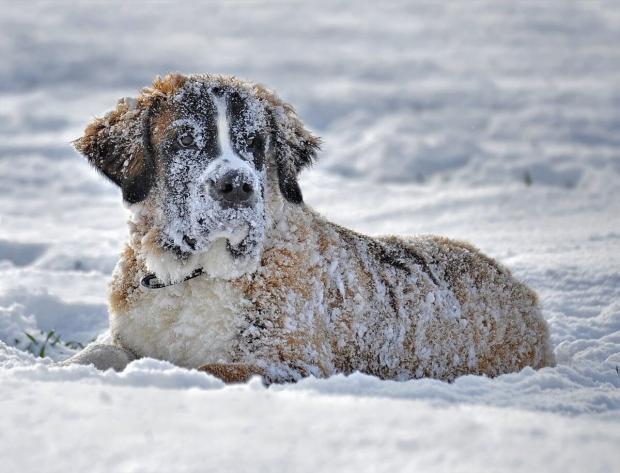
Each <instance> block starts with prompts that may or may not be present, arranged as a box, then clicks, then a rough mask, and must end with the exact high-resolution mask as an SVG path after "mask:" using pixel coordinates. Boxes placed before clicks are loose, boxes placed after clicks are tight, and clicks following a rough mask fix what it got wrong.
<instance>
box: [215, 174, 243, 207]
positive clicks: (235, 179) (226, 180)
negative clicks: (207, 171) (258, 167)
mask: <svg viewBox="0 0 620 473" xmlns="http://www.w3.org/2000/svg"><path fill="white" fill-rule="evenodd" d="M210 189H211V196H212V197H213V198H214V199H216V200H219V201H220V202H222V203H224V204H227V205H231V206H243V205H248V204H249V203H250V201H251V200H252V196H253V195H254V188H253V187H252V180H251V179H250V178H249V177H248V176H245V175H244V174H242V173H240V172H239V171H228V172H227V173H225V174H224V175H223V176H222V177H220V178H219V179H218V180H217V181H215V182H212V183H211V186H210Z"/></svg>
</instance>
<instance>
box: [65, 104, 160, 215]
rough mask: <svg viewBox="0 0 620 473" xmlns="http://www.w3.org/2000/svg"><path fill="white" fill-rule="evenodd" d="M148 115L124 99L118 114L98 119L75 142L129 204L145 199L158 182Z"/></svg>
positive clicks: (114, 111) (142, 107)
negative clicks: (119, 189) (118, 189)
mask: <svg viewBox="0 0 620 473" xmlns="http://www.w3.org/2000/svg"><path fill="white" fill-rule="evenodd" d="M148 115H149V114H148V110H147V109H146V108H145V107H144V106H143V105H140V104H139V103H137V102H136V101H135V100H133V99H121V100H119V102H118V104H117V106H116V109H115V110H113V111H111V112H109V113H108V114H106V115H105V116H104V117H103V118H96V119H95V120H94V121H93V122H92V123H90V124H89V125H88V126H87V127H86V129H85V130H84V135H83V136H82V137H81V138H78V139H77V140H75V141H74V142H73V144H74V146H75V148H76V149H77V150H78V151H79V152H80V153H82V154H83V155H84V156H86V158H87V159H88V161H89V162H90V163H91V164H92V165H93V166H94V167H95V168H96V169H97V170H98V171H100V172H101V173H102V174H103V175H105V176H106V177H107V178H108V179H110V180H111V181H112V182H113V183H114V184H116V185H117V186H119V187H120V188H121V190H122V192H123V199H124V200H125V201H127V202H128V203H130V204H135V203H136V202H140V201H142V200H144V199H145V198H146V196H147V195H148V193H149V191H150V189H151V187H152V186H153V181H154V178H155V163H154V158H153V153H152V150H151V149H150V144H149V143H150V140H149V134H148V127H149V126H150V124H149V116H148Z"/></svg>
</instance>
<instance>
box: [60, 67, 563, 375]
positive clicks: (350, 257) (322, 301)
mask: <svg viewBox="0 0 620 473" xmlns="http://www.w3.org/2000/svg"><path fill="white" fill-rule="evenodd" d="M75 146H76V149H77V150H78V151H79V152H80V153H82V154H83V155H84V156H85V157H86V158H87V159H88V161H89V162H90V163H91V164H92V165H93V166H94V167H95V168H96V169H97V170H98V171H99V172H101V173H102V174H103V175H104V176H106V177H107V178H108V179H109V180H111V181H112V182H113V183H114V184H116V185H117V186H118V187H119V188H120V190H121V191H122V196H123V200H124V202H125V204H126V206H127V208H128V209H129V214H130V217H129V240H128V242H127V244H126V246H125V248H124V251H123V253H122V256H121V259H120V261H119V263H118V265H117V267H116V269H115V270H114V273H113V277H112V282H111V286H110V296H109V312H110V333H111V345H108V346H105V345H94V346H90V347H88V348H87V349H86V350H85V351H83V352H82V353H80V354H78V355H77V356H75V357H74V358H73V359H72V360H70V362H72V363H93V364H95V366H97V367H99V368H102V369H106V368H114V369H118V370H120V369H123V368H124V366H125V365H126V364H127V363H128V362H130V361H131V360H133V359H136V358H140V357H152V358H157V359H161V360H167V361H170V362H172V363H174V364H176V365H178V366H182V367H187V368H197V369H201V370H204V371H206V372H208V373H211V374H213V375H215V376H216V377H218V378H220V379H222V380H223V381H225V382H241V381H245V380H247V379H249V378H250V377H251V376H255V375H257V376H261V377H262V378H263V380H264V382H265V383H274V382H278V383H281V382H292V381H297V380H299V379H301V378H303V377H306V376H316V377H328V376H330V375H333V374H336V373H344V374H349V373H352V372H355V371H359V372H362V373H367V374H370V375H374V376H377V377H379V378H381V379H392V380H408V379H413V378H421V377H432V378H437V379H441V380H446V381H452V380H454V379H455V378H456V377H458V376H461V375H465V374H478V375H486V376H497V375H500V374H503V373H508V372H513V371H518V370H521V369H522V368H524V367H526V366H531V367H534V368H541V367H544V366H549V365H552V364H553V363H554V358H553V353H552V350H551V347H550V342H549V330H548V326H547V324H546V322H545V320H544V318H543V317H542V315H541V310H540V306H539V303H538V298H537V296H536V294H535V292H534V291H532V290H531V289H529V288H528V287H527V286H525V285H524V284H522V283H520V282H519V281H517V280H516V279H515V278H514V277H513V276H512V275H511V274H510V272H509V270H508V269H506V268H505V267H503V266H502V265H500V264H499V263H498V262H497V261H494V260H493V259H491V258H489V257H487V256H485V255H483V254H482V253H480V252H479V251H478V250H477V249H476V248H474V247H473V246H471V245H469V244H467V243H464V242H460V241H453V240H449V239H446V238H442V237H436V236H426V237H417V238H397V237H394V236H388V237H381V238H371V237H368V236H365V235H361V234H359V233H356V232H354V231H351V230H349V229H346V228H343V227H341V226H339V225H336V224H334V223H331V222H329V221H327V220H325V219H324V218H322V217H321V216H320V215H319V214H317V213H316V212H315V211H313V210H312V209H311V208H309V207H308V206H306V205H305V204H304V202H303V197H302V193H301V190H300V188H299V184H298V181H297V177H298V175H299V173H300V171H301V170H302V169H303V168H305V167H308V166H309V165H310V164H312V163H313V162H314V160H315V158H316V155H317V152H318V150H319V147H320V140H319V138H318V137H316V136H315V135H314V134H313V133H312V132H310V131H309V130H308V129H307V128H306V127H305V126H304V124H303V123H302V122H301V120H300V119H299V118H298V116H297V114H296V112H295V111H294V109H293V108H292V107H291V106H290V105H288V104H287V103H285V102H283V101H282V100H281V99H280V98H279V97H278V96H277V95H276V94H275V93H274V92H272V91H271V90H269V89H267V88H266V87H264V86H262V85H259V84H255V83H251V82H246V81H242V80H239V79H237V78H234V77H228V76H220V75H208V74H202V75H187V76H186V75H181V74H171V75H168V76H166V77H164V78H157V79H156V80H155V82H154V83H153V85H152V86H150V87H148V88H145V89H143V90H142V91H141V93H140V95H139V96H138V97H137V98H136V99H121V100H120V101H119V102H118V104H117V106H116V109H115V110H113V111H111V112H110V113H108V114H107V115H105V117H103V118H99V119H95V120H94V121H93V122H92V123H90V124H89V125H88V126H87V128H86V130H85V132H84V135H83V136H82V137H81V138H79V139H77V140H76V141H75Z"/></svg>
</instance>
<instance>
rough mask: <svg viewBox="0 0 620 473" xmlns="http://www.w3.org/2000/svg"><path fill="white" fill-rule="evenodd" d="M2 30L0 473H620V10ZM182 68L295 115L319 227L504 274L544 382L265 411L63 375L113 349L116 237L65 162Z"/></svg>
mask: <svg viewBox="0 0 620 473" xmlns="http://www.w3.org/2000/svg"><path fill="white" fill-rule="evenodd" d="M0 8H1V10H0V11H2V14H1V15H0V52H1V57H2V61H1V62H0V458H2V467H1V468H0V470H2V471H5V470H6V471H11V472H12V471H21V472H30V471H39V470H41V469H44V470H45V471H49V472H55V471H66V470H68V469H70V470H74V471H92V472H98V471H101V472H111V471H113V472H116V471H119V472H142V471H149V472H150V471H226V472H230V471H273V472H280V471H339V472H342V471H357V472H361V471H373V472H374V471H390V472H396V471H407V472H411V471H450V472H470V471H471V472H478V471H528V472H530V471H551V472H556V471H557V472H568V471H575V472H581V471H591V472H595V471H596V472H598V471H600V472H607V471H617V469H618V468H620V467H619V465H620V454H618V445H619V444H620V374H619V373H618V369H619V366H620V47H619V46H618V45H619V44H620V4H619V3H618V2H617V0H609V1H595V0H582V1H577V0H572V1H571V0H555V1H546V2H538V1H531V2H529V1H520V2H500V1H495V2H494V1H491V0H489V1H476V2H474V1H468V2H460V1H456V0H455V1H449V2H448V1H446V2H435V1H430V0H429V1H410V2H391V3H390V4H389V5H386V6H382V7H377V6H376V2H368V3H364V2H353V1H350V2H308V3H281V2H267V3H263V2H226V3H215V2H194V4H191V5H190V4H186V3H185V2H184V3H182V4H178V5H176V4H169V3H165V2H147V3H138V2H131V3H130V2H118V3H116V2H114V3H111V2H106V3H103V2H101V3H99V2H96V3H91V2H89V3H84V4H81V5H71V4H69V3H60V2H53V3H52V2H42V3H34V2H32V3H30V2H29V3H24V4H23V5H20V6H18V4H17V3H9V2H6V4H3V5H0ZM171 70H179V71H183V72H225V73H235V74H237V75H239V76H242V77H244V78H249V79H253V80H257V81H261V82H264V83H265V84H267V85H269V86H271V87H273V88H274V89H275V90H277V91H279V93H280V94H281V95H282V96H283V97H285V98H286V99H287V100H289V101H290V102H292V103H293V104H294V105H296V107H297V109H298V111H299V112H300V115H301V117H302V118H303V119H304V120H305V121H306V122H307V123H309V124H310V126H311V127H312V128H313V129H314V130H316V131H317V132H318V133H319V134H320V135H321V136H322V137H323V138H324V141H325V144H324V152H323V153H322V158H321V161H320V163H319V164H318V165H317V166H316V167H315V169H313V170H312V171H311V172H309V173H307V175H305V177H304V179H303V181H302V187H303V189H304V193H305V198H306V202H307V203H309V204H310V205H312V206H313V207H315V208H316V209H318V210H319V211H321V212H322V213H324V214H325V215H326V216H328V217H329V218H331V219H332V220H334V221H337V222H339V223H341V224H344V225H347V226H350V227H352V228H355V229H356V230H359V231H363V232H367V233H372V234H383V233H399V234H419V233H438V234H443V235H447V236H450V237H454V238H460V239H466V240H469V241H471V242H473V243H475V244H476V245H477V246H479V247H480V248H482V249H483V250H484V251H485V252H486V253H488V254H490V255H492V256H494V257H497V258H498V259H500V260H501V261H502V262H503V263H505V264H506V265H508V266H509V267H510V268H512V269H513V271H514V272H515V274H516V275H517V276H519V277H520V278H522V279H523V280H525V281H527V282H528V283H529V284H530V285H532V286H533V287H534V288H535V289H536V290H537V291H538V292H539V294H540V296H541V300H542V303H543V305H544V314H545V317H546V318H547V320H548V321H549V322H550V326H551V336H552V340H553V344H554V347H555V353H556V356H557V358H558V366H557V367H555V368H547V369H543V370H541V371H539V372H535V371H533V370H530V369H526V370H524V371H522V372H521V373H517V374H511V375H506V376H502V377H499V378H497V379H494V380H489V379H486V378H481V377H474V376H468V377H464V378H461V379H459V380H457V381H456V382H455V383H453V384H451V385H448V384H444V383H440V382H437V381H432V380H417V381H411V382H406V383H395V382H384V381H379V380H377V379H374V378H371V377H367V376H363V375H354V376H351V377H349V378H344V377H334V378H332V379H328V380H316V379H308V380H304V381H302V382H301V383H299V384H297V385H292V386H274V387H271V388H269V389H265V388H263V387H262V386H261V385H260V384H259V383H256V382H250V383H249V384H248V385H247V386H237V387H224V386H223V385H221V383H219V382H218V381H217V380H215V379H214V378H211V377H209V376H207V375H205V374H202V373H197V372H192V371H187V370H183V369H179V368H175V367H173V366H172V365H169V364H167V363H164V362H158V361H155V360H141V361H138V362H135V363H133V364H132V365H130V367H129V368H128V369H127V370H126V372H124V373H121V374H116V373H111V372H108V373H99V372H96V371H95V370H94V369H92V368H89V367H72V368H57V367H53V366H52V360H60V359H63V358H64V357H66V356H67V355H68V354H70V353H72V352H73V350H74V349H76V348H77V347H79V344H85V343H87V342H88V341H90V340H92V339H93V338H95V337H97V336H98V335H100V334H101V333H103V332H104V331H105V330H106V326H107V319H106V317H107V315H106V306H105V301H106V282H107V281H108V279H109V276H110V273H111V271H112V268H113V267H114V264H115V262H116V259H117V254H118V252H119V249H120V248H121V245H122V242H123V240H124V238H125V235H126V230H125V224H124V221H125V211H124V209H123V207H122V205H121V202H120V195H119V193H118V192H117V190H116V189H115V188H114V187H113V186H112V185H110V184H109V183H107V182H104V180H103V179H101V178H100V177H99V176H97V175H96V173H95V172H93V171H92V170H90V169H89V168H88V167H87V166H86V164H85V163H84V162H82V160H81V159H80V158H79V157H78V156H77V154H76V153H75V152H74V151H73V150H72V148H71V146H70V145H69V141H70V140H71V139H73V138H75V137H77V136H79V134H80V131H81V129H82V128H83V126H84V124H85V123H86V122H87V121H89V120H90V119H91V118H92V116H94V115H99V114H102V113H103V112H105V111H106V110H107V109H109V108H110V107H112V106H113V105H114V103H115V101H116V99H117V98H118V97H121V96H128V95H135V93H136V91H137V90H138V89H139V87H141V86H144V85H146V84H147V83H148V82H149V81H150V80H151V79H152V78H153V77H154V76H155V75H156V74H162V73H165V72H167V71H171ZM52 330H53V331H54V332H53V333H52ZM26 334H28V335H26ZM58 337H59V338H58ZM46 339H47V342H46ZM15 347H17V348H15ZM43 347H45V348H44V350H43ZM28 352H32V353H35V354H36V355H39V354H44V355H46V356H47V358H43V359H42V358H35V357H34V356H32V355H30V354H29V353H28ZM50 357H51V358H50ZM171 465H173V467H172V466H171Z"/></svg>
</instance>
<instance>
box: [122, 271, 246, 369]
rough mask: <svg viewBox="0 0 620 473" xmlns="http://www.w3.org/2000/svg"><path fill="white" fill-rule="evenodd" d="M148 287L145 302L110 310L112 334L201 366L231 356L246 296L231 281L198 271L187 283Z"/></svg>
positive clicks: (153, 353) (141, 351) (143, 351)
mask: <svg viewBox="0 0 620 473" xmlns="http://www.w3.org/2000/svg"><path fill="white" fill-rule="evenodd" d="M138 290H139V291H143V294H142V295H141V296H140V304H138V305H137V306H135V307H133V308H131V309H129V310H127V311H125V312H123V313H122V314H115V313H111V314H110V329H111V332H112V336H113V337H114V338H115V339H117V340H119V341H120V342H121V343H122V345H123V346H128V347H131V348H132V350H133V351H135V352H136V354H138V355H139V356H150V357H153V358H157V359H162V360H167V361H170V362H172V363H174V364H176V365H179V366H184V367H188V368H198V367H199V366H201V365H203V364H205V363H220V362H224V363H225V362H230V361H231V359H230V358H229V353H230V349H231V347H232V340H233V338H234V336H235V334H237V331H238V328H237V327H238V326H239V323H240V320H239V314H240V313H241V311H240V308H241V305H242V301H243V299H242V297H241V295H240V294H239V292H238V291H237V290H235V289H234V288H233V286H232V285H231V284H229V283H227V282H226V281H223V280H218V279H210V278H208V277H206V276H204V277H202V276H201V277H198V278H195V279H192V280H189V281H186V282H185V283H183V284H178V285H173V286H168V287H165V288H161V289H157V290H150V289H144V288H139V289H138Z"/></svg>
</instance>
